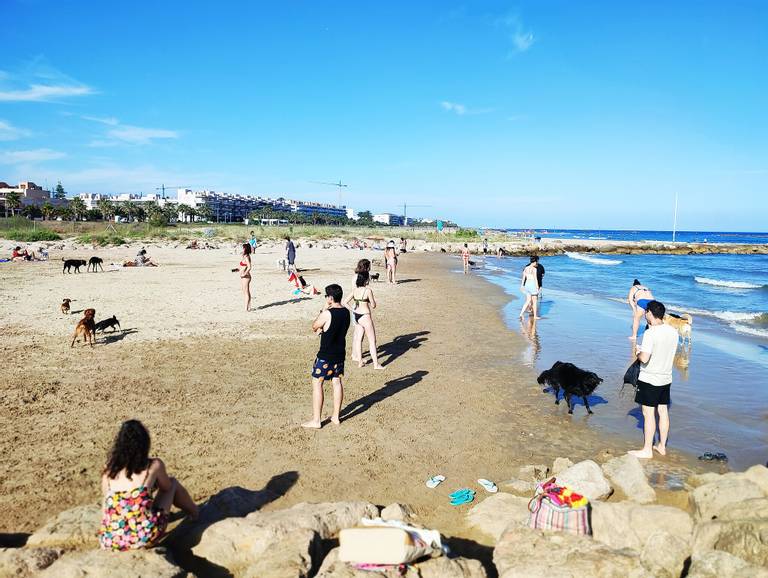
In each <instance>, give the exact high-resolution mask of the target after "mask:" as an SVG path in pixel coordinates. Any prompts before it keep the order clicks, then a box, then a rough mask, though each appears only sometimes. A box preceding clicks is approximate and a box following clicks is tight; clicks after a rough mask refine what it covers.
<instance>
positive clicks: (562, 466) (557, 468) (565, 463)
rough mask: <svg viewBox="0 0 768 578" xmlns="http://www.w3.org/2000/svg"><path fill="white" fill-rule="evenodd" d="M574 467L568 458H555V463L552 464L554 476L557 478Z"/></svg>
mask: <svg viewBox="0 0 768 578" xmlns="http://www.w3.org/2000/svg"><path fill="white" fill-rule="evenodd" d="M572 465H573V462H572V461H571V460H569V459H568V458H555V461H554V462H552V474H553V475H555V476H556V475H557V474H559V473H560V472H562V471H563V470H567V469H568V468H570V467H571V466H572Z"/></svg>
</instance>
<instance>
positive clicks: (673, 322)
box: [664, 313, 693, 345]
mask: <svg viewBox="0 0 768 578" xmlns="http://www.w3.org/2000/svg"><path fill="white" fill-rule="evenodd" d="M664 323H666V324H667V325H670V326H672V327H674V328H675V329H676V330H677V333H678V334H679V335H680V338H681V339H682V340H683V343H686V342H687V343H688V344H689V345H690V343H691V334H692V332H693V317H691V316H690V315H689V314H688V313H683V314H682V315H674V314H672V313H667V314H666V315H664Z"/></svg>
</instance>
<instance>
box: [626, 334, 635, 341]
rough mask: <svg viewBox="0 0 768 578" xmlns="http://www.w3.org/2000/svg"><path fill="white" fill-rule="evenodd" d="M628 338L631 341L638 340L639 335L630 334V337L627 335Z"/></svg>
mask: <svg viewBox="0 0 768 578" xmlns="http://www.w3.org/2000/svg"><path fill="white" fill-rule="evenodd" d="M627 339H629V340H630V341H637V336H635V335H630V336H629V337H627Z"/></svg>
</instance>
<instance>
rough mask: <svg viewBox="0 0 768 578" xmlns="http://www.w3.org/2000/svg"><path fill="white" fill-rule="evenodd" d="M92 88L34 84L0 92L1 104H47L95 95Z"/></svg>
mask: <svg viewBox="0 0 768 578" xmlns="http://www.w3.org/2000/svg"><path fill="white" fill-rule="evenodd" d="M93 93H94V90H93V89H92V88H91V87H90V86H85V85H79V86H57V85H50V84H33V85H31V86H30V87H29V88H25V89H22V90H4V91H0V102H47V101H51V100H56V99H60V98H66V97H70V96H85V95H88V94H93Z"/></svg>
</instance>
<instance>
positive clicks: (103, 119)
mask: <svg viewBox="0 0 768 578" xmlns="http://www.w3.org/2000/svg"><path fill="white" fill-rule="evenodd" d="M82 118H84V119H85V120H90V121H92V122H98V123H100V124H105V125H107V126H109V127H112V128H110V129H109V130H107V132H106V133H105V138H101V139H96V140H93V141H91V143H90V146H92V147H111V146H117V145H120V144H133V145H145V144H150V143H151V142H152V141H153V140H156V139H174V138H179V133H178V132H177V131H175V130H169V129H165V128H148V127H143V126H133V125H130V124H122V123H121V122H120V120H119V119H117V118H115V117H113V116H83V117H82Z"/></svg>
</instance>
